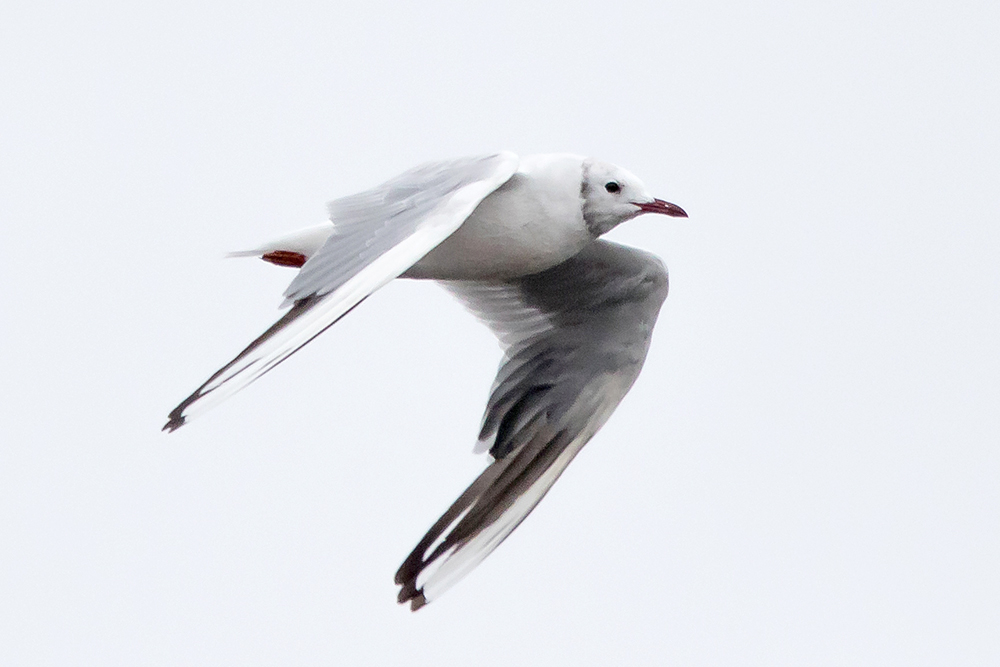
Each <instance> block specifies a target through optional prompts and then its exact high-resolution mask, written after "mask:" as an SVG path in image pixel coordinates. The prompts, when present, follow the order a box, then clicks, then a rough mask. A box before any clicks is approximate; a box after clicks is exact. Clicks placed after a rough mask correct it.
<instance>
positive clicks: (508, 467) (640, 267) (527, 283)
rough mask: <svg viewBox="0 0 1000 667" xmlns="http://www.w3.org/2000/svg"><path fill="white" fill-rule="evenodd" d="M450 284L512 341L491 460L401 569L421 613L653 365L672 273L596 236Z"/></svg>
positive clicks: (505, 530) (498, 386) (484, 443)
mask: <svg viewBox="0 0 1000 667" xmlns="http://www.w3.org/2000/svg"><path fill="white" fill-rule="evenodd" d="M446 286H447V288H448V289H449V290H450V291H451V292H453V293H454V294H455V295H456V296H458V298H459V299H460V300H461V301H462V302H463V303H464V304H465V305H466V306H467V307H468V308H469V309H470V310H471V311H473V313H475V314H476V315H477V316H478V317H479V318H480V319H481V320H483V321H484V322H485V323H486V324H487V325H488V326H489V327H490V328H491V329H492V330H493V332H494V333H495V334H496V335H497V338H498V339H499V340H500V342H501V346H502V347H503V348H504V358H503V361H502V362H501V365H500V369H499V371H498V373H497V377H496V379H495V381H494V383H493V388H492V390H491V392H490V397H489V400H488V402H487V405H486V412H485V414H484V416H483V423H482V429H481V432H480V435H479V441H480V446H481V447H482V448H488V449H489V452H490V455H491V456H492V457H493V459H494V461H493V463H491V464H490V465H489V467H487V469H486V470H485V471H484V472H483V473H482V474H481V475H480V476H479V478H478V479H476V481H474V482H473V483H472V485H471V486H469V488H468V489H467V490H466V491H465V492H464V493H463V494H462V495H461V496H460V497H459V498H458V500H456V501H455V503H454V504H453V505H452V506H451V507H450V508H449V509H448V511H447V512H445V513H444V515H443V516H442V517H441V518H440V519H439V520H438V522H437V523H436V524H434V526H433V527H432V528H431V529H430V531H429V532H428V533H427V534H426V535H425V536H424V538H423V539H422V540H421V541H420V543H419V544H418V545H417V547H416V549H414V550H413V552H412V553H411V554H410V555H409V556H408V557H407V559H406V560H405V561H404V562H403V564H402V566H401V567H400V568H399V571H398V572H397V573H396V583H397V584H399V585H400V586H402V588H401V590H400V592H399V601H400V602H401V603H402V602H407V601H409V602H410V603H411V607H412V608H413V609H419V608H420V607H421V606H423V605H424V604H426V603H427V602H428V601H430V600H432V599H434V598H436V597H437V596H439V595H440V594H441V593H443V592H444V591H445V590H446V589H447V588H448V587H450V586H451V585H452V584H454V583H455V582H456V581H458V580H459V579H460V578H461V577H462V576H464V575H465V574H466V573H468V572H469V571H470V570H472V569H473V568H474V567H475V566H476V565H477V564H479V563H480V562H481V561H482V560H483V559H484V558H486V556H488V555H489V554H490V553H491V552H492V551H493V550H494V549H495V548H496V547H497V546H498V545H499V544H500V543H501V542H502V541H503V540H504V539H505V538H506V537H507V536H508V535H509V534H510V533H511V531H513V530H514V529H515V528H516V527H517V526H518V524H520V522H521V521H523V520H524V518H525V517H526V516H527V515H528V513H530V512H531V510H532V509H534V507H535V506H536V505H537V504H538V502H539V501H540V500H541V499H542V498H543V497H544V496H545V494H546V492H548V490H549V488H550V487H551V486H552V484H554V483H555V481H556V479H558V477H559V475H560V474H561V473H562V471H563V470H565V468H566V466H567V465H569V463H570V461H572V459H573V457H574V456H576V454H577V452H579V451H580V449H581V448H582V447H583V446H584V445H585V444H586V443H587V441H589V440H590V438H591V437H593V435H594V434H595V433H596V432H597V431H598V429H600V428H601V426H603V425H604V422H605V421H607V419H608V417H610V416H611V413H612V412H614V410H615V408H616V407H618V404H619V403H620V402H621V400H622V398H624V396H625V394H626V393H627V392H628V390H629V389H630V388H631V386H632V383H633V382H635V379H636V378H637V377H638V375H639V371H640V369H641V368H642V364H643V362H644V361H645V358H646V352H647V350H648V349H649V342H650V338H651V336H652V332H653V325H654V324H655V322H656V318H657V315H658V314H659V311H660V307H661V305H662V304H663V300H664V299H665V298H666V296H667V272H666V269H665V268H664V266H663V263H662V262H661V261H660V260H659V259H657V258H656V257H654V256H653V255H650V254H648V253H645V252H642V251H640V250H636V249H634V248H628V247H625V246H621V245H617V244H614V243H611V242H608V241H595V242H594V243H592V244H591V245H589V246H588V247H587V248H585V249H584V250H583V251H582V252H580V253H579V254H578V255H576V256H575V257H573V258H571V259H569V260H567V261H566V262H564V263H562V264H560V265H559V266H556V267H554V268H552V269H549V270H547V271H544V272H541V273H538V274H535V275H532V276H528V277H525V278H520V279H517V280H513V281H506V282H489V283H484V282H451V283H446Z"/></svg>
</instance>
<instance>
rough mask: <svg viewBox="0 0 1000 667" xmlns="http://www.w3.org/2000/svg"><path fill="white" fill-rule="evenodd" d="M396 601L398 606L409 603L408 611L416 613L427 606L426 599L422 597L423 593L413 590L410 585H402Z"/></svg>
mask: <svg viewBox="0 0 1000 667" xmlns="http://www.w3.org/2000/svg"><path fill="white" fill-rule="evenodd" d="M396 599H397V601H398V602H399V604H406V603H407V602H409V603H410V611H417V610H418V609H420V608H422V607H424V606H426V605H427V598H426V597H424V592H423V591H422V590H417V589H416V588H414V586H413V584H412V583H408V584H403V588H402V589H401V590H400V591H399V595H398V596H397V598H396Z"/></svg>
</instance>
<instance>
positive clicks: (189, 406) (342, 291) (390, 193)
mask: <svg viewBox="0 0 1000 667" xmlns="http://www.w3.org/2000/svg"><path fill="white" fill-rule="evenodd" d="M517 165H518V160H517V157H516V156H515V155H513V154H512V153H499V154H496V155H490V156H486V157H476V158H462V159H458V160H449V161H445V162H433V163H429V164H425V165H422V166H420V167H417V168H415V169H412V170H410V171H408V172H406V173H404V174H402V175H400V176H397V177H396V178H394V179H392V180H390V181H387V182H386V183H383V184H382V185H380V186H378V187H376V188H374V189H372V190H368V191H367V192H362V193H360V194H356V195H352V196H350V197H344V198H343V199H338V200H336V201H333V202H331V203H330V206H329V208H330V218H331V220H332V221H333V223H334V231H333V233H332V234H331V235H330V237H329V238H328V239H327V240H326V242H325V244H324V245H323V246H322V247H321V248H320V249H319V250H318V251H317V252H316V254H315V255H313V256H312V257H310V258H309V260H308V261H307V262H306V263H305V265H304V266H303V267H302V269H301V270H300V271H299V273H298V275H297V276H296V277H295V279H294V280H293V281H292V283H291V284H290V285H289V286H288V289H287V290H286V291H285V298H286V301H287V302H290V303H292V304H293V305H292V308H291V309H290V310H289V311H288V313H286V314H285V316H284V317H282V318H281V319H280V320H278V321H277V322H275V323H274V324H273V325H272V326H271V328H269V329H268V330H267V331H265V332H264V333H263V334H261V335H260V337H258V338H257V339H256V340H254V341H253V342H252V343H250V345H248V346H247V348H246V349H245V350H243V351H242V352H240V354H239V355H237V357H236V358H235V359H233V360H232V361H230V362H229V363H228V364H226V365H225V366H223V367H222V368H221V369H219V370H218V371H217V372H216V373H215V374H214V375H212V377H210V378H209V379H208V380H207V381H206V382H205V383H204V384H203V385H201V386H200V387H199V388H198V389H197V390H195V392H194V393H193V394H191V395H190V396H188V397H187V398H186V399H184V401H182V402H181V404H180V405H178V406H177V407H176V408H174V410H173V411H172V412H171V413H170V416H169V421H167V424H166V426H164V427H163V428H164V430H169V431H173V430H175V429H177V428H180V427H181V426H182V425H184V424H185V423H186V422H187V421H189V420H190V419H191V418H192V417H194V416H196V415H198V414H200V413H202V412H204V411H205V410H207V409H208V408H210V407H211V406H213V405H215V404H217V403H219V402H221V401H222V400H224V399H226V398H228V397H229V396H231V395H232V394H234V393H236V392H237V391H239V390H240V389H242V388H243V387H245V386H247V385H248V384H250V383H251V382H253V381H254V380H256V379H257V378H259V377H260V376H261V375H263V374H264V373H266V372H268V371H269V370H271V369H272V368H274V367H275V366H277V365H278V364H279V363H281V362H282V361H284V360H285V359H287V358H288V357H289V356H290V355H291V354H293V353H294V352H295V351H296V350H298V349H299V348H301V347H302V346H303V345H305V344H306V343H308V342H309V341H311V340H312V339H313V338H315V337H316V336H318V335H319V334H320V333H322V332H323V331H324V330H326V329H327V328H328V327H330V326H331V325H333V324H334V323H335V322H336V321H337V320H339V319H340V318H341V317H343V316H344V315H346V314H347V313H348V312H350V311H351V309H352V308H354V307H355V306H357V305H358V304H359V303H361V301H363V300H364V299H365V298H366V297H367V296H368V295H369V294H371V293H372V292H374V291H375V290H377V289H378V288H380V287H382V286H383V285H385V284H386V283H387V282H389V281H390V280H392V279H393V278H396V277H398V276H399V275H400V274H402V273H403V272H404V271H406V269H408V268H410V267H411V266H412V265H413V264H414V263H416V262H417V261H419V260H420V258H422V257H423V256H424V255H426V254H427V253H428V252H430V251H431V250H433V249H434V248H435V247H436V246H437V245H438V244H439V243H441V241H443V240H444V239H446V238H447V237H448V236H450V235H451V234H452V232H454V231H455V230H456V229H458V228H459V226H461V224H462V223H463V222H465V220H466V218H468V217H469V215H470V214H471V213H472V211H473V210H475V208H476V206H478V205H479V202H481V201H482V200H483V199H484V198H486V197H487V196H488V195H489V194H490V193H492V192H493V191H494V190H496V189H497V188H498V187H500V186H501V185H503V184H504V183H505V182H507V180H508V179H510V177H511V176H512V175H513V173H514V172H515V171H516V169H517Z"/></svg>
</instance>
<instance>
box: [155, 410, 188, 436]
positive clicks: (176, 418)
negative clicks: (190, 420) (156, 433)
mask: <svg viewBox="0 0 1000 667" xmlns="http://www.w3.org/2000/svg"><path fill="white" fill-rule="evenodd" d="M186 423H187V417H185V416H184V415H183V414H181V413H180V412H171V413H170V415H169V419H168V420H167V423H166V424H164V425H163V428H162V429H160V430H161V431H166V432H167V433H173V432H174V431H176V430H177V429H179V428H180V427H181V426H184V424H186Z"/></svg>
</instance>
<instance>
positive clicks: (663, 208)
mask: <svg viewBox="0 0 1000 667" xmlns="http://www.w3.org/2000/svg"><path fill="white" fill-rule="evenodd" d="M580 196H581V198H582V199H583V220H584V222H586V223H587V229H589V230H590V233H591V234H593V235H594V236H600V235H601V234H604V233H606V232H608V231H610V230H612V229H614V228H615V227H617V226H618V225H620V224H621V223H623V222H625V221H626V220H631V219H632V218H634V217H636V216H637V215H640V214H642V213H661V214H663V215H670V216H673V217H677V218H686V217H687V213H685V212H684V209H682V208H681V207H680V206H677V205H676V204H671V203H670V202H666V201H663V200H662V199H656V198H655V197H653V196H652V195H651V194H649V192H647V191H646V186H645V185H643V184H642V181H640V180H639V179H638V178H636V177H635V175H634V174H632V173H631V172H629V171H628V170H626V169H622V168H621V167H618V166H616V165H613V164H610V163H608V162H599V161H597V160H590V159H587V160H584V162H583V183H582V185H581V188H580Z"/></svg>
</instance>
